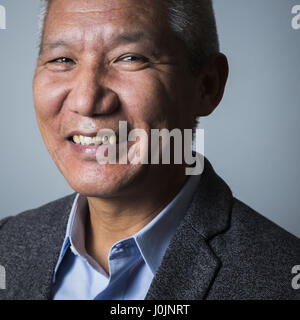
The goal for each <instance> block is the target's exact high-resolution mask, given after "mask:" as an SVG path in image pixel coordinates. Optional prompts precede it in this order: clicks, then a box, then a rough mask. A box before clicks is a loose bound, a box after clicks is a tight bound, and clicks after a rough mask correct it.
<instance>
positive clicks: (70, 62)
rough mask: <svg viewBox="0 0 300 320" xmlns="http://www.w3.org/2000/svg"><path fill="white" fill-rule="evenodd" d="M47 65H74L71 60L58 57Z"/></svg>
mask: <svg viewBox="0 0 300 320" xmlns="http://www.w3.org/2000/svg"><path fill="white" fill-rule="evenodd" d="M49 63H58V64H73V63H75V62H74V61H73V60H72V59H70V58H67V57H60V58H57V59H53V60H51V61H49Z"/></svg>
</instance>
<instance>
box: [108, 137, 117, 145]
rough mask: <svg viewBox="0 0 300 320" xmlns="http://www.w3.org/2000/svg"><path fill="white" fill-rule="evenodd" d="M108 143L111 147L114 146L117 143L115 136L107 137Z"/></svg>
mask: <svg viewBox="0 0 300 320" xmlns="http://www.w3.org/2000/svg"><path fill="white" fill-rule="evenodd" d="M109 143H110V144H112V145H115V144H116V143H117V137H116V136H110V137H109Z"/></svg>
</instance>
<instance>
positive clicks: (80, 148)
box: [67, 140, 135, 160]
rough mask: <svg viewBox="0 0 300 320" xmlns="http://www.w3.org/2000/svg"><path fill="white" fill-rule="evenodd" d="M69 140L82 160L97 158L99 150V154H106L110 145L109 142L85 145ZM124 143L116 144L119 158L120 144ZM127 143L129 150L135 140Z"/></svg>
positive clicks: (72, 148) (73, 150)
mask: <svg viewBox="0 0 300 320" xmlns="http://www.w3.org/2000/svg"><path fill="white" fill-rule="evenodd" d="M67 142H68V144H69V146H70V147H71V150H72V152H74V153H75V154H76V155H77V156H79V157H80V158H82V160H96V156H97V152H99V153H98V154H106V152H107V149H108V147H109V145H107V144H101V145H87V146H84V145H82V144H76V143H74V142H73V141H71V140H68V141H67ZM123 143H124V142H121V143H120V144H119V143H117V144H115V147H116V156H117V158H118V157H119V151H120V149H119V148H120V145H123ZM126 143H127V150H128V149H130V147H131V146H132V145H133V144H134V143H135V142H134V141H126ZM101 149H102V150H101ZM100 152H101V153H100Z"/></svg>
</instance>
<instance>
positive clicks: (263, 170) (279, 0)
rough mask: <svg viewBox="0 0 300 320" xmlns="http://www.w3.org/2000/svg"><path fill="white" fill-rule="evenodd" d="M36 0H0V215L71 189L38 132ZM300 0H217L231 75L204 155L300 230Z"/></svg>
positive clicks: (260, 207) (207, 124)
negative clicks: (2, 17) (298, 19)
mask: <svg viewBox="0 0 300 320" xmlns="http://www.w3.org/2000/svg"><path fill="white" fill-rule="evenodd" d="M39 4H40V2H39V0H26V1H24V0H0V5H4V6H5V8H6V13H7V29H6V30H0V103H1V117H0V149H1V158H0V176H1V182H0V195H1V203H0V218H3V217H5V216H8V215H14V214H17V213H19V212H21V211H24V210H26V209H30V208H34V207H37V206H39V205H42V204H44V203H46V202H49V201H51V200H54V199H56V198H59V197H62V196H64V195H66V194H69V193H71V192H73V191H72V190H71V188H70V187H69V186H68V184H67V183H66V181H65V179H64V178H63V176H61V174H60V173H59V171H58V170H57V168H56V166H55V165H54V163H53V162H52V159H51V158H50V156H49V155H48V152H47V150H46V148H45V146H44V144H43V141H42V139H41V137H40V133H39V130H38V127H37V124H36V120H35V114H34V108H33V98H32V89H31V86H32V78H33V72H34V68H35V63H36V58H37V53H38V49H37V25H38V12H39ZM296 4H300V0H298V1H293V0H251V1H249V0H215V1H214V6H215V12H216V17H217V25H218V31H219V36H220V43H221V50H222V52H223V53H225V54H226V55H227V57H228V60H229V64H230V76H229V81H228V84H227V88H226V92H225V96H224V98H223V100H222V102H221V104H220V105H219V107H218V108H217V109H216V111H215V112H214V113H213V114H212V115H211V116H209V117H208V118H203V119H201V121H200V128H204V129H205V155H206V156H207V158H208V159H209V160H210V161H211V163H212V164H213V166H214V168H215V170H216V171H217V173H218V174H219V175H221V176H222V177H223V179H224V180H225V181H226V182H227V183H228V184H229V185H230V187H231V189H232V191H233V193H234V195H235V196H236V197H237V198H239V199H240V200H242V201H243V202H245V203H247V204H248V205H250V206H251V207H252V208H254V209H255V210H257V211H258V212H260V213H261V214H263V215H264V216H266V217H267V218H269V219H270V220H272V221H274V222H275V223H277V224H279V225H280V226H282V227H283V228H285V229H286V230H288V231H290V232H291V233H293V234H295V235H297V236H298V237H299V236H300V215H299V211H300V210H299V209H300V194H299V190H300V170H299V157H300V144H299V138H300V124H299V120H300V108H299V104H300V94H299V93H300V65H299V57H300V30H298V31H297V30H293V29H292V26H291V20H292V17H293V15H292V13H291V9H292V7H293V5H296Z"/></svg>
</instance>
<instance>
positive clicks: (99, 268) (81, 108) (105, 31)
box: [0, 0, 300, 300]
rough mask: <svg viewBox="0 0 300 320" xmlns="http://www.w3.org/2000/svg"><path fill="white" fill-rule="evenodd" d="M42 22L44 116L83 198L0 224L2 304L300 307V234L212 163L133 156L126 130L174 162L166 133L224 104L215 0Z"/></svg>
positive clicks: (127, 2) (70, 7) (85, 10)
mask: <svg viewBox="0 0 300 320" xmlns="http://www.w3.org/2000/svg"><path fill="white" fill-rule="evenodd" d="M42 26H43V28H42V34H41V50H40V56H39V59H38V64H37V68H36V73H35V78H34V83H33V91H34V101H35V108H36V115H37V120H38V124H39V127H40V130H41V133H42V136H43V139H44V142H45V144H46V146H47V148H48V151H49V153H50V155H51V156H52V158H53V160H54V161H55V163H56V165H57V167H58V168H59V170H60V171H61V173H62V174H63V175H64V177H65V178H66V180H67V181H68V183H69V184H70V185H71V187H72V188H73V189H74V190H75V191H76V193H75V194H73V195H70V196H68V197H65V198H63V199H59V200H57V201H55V202H52V203H50V204H47V205H45V206H43V207H41V208H38V209H34V210H31V211H27V212H25V213H22V214H20V215H18V216H16V217H9V218H6V219H4V220H2V221H1V222H0V257H1V261H0V264H1V265H3V266H4V268H5V270H6V289H5V290H1V291H0V298H1V299H56V300H60V299H99V300H100V299H178V300H179V299H299V297H300V292H299V291H297V290H296V289H294V288H293V287H292V279H293V274H292V273H291V270H292V268H293V267H294V266H295V265H297V264H299V263H300V260H299V259H300V258H299V253H300V242H299V239H297V238H296V237H294V236H293V235H291V234H289V233H288V232H286V231H284V230H282V229H281V228H280V227H278V226H276V225H274V224H273V223H272V222H270V221H268V220H267V219H265V218H264V217H262V216H261V215H259V214H258V213H256V212H254V211H253V210H252V209H251V208H249V207H248V206H246V205H245V204H243V203H242V202H240V201H239V200H237V199H235V198H234V197H233V196H232V193H231V191H230V189H229V187H228V186H227V185H226V184H225V182H224V181H223V180H222V179H221V178H220V177H219V176H217V174H216V173H215V172H214V170H213V168H212V166H211V165H210V163H209V162H208V160H207V159H205V162H204V171H203V172H202V174H197V173H199V172H193V173H192V174H190V175H187V174H186V173H187V172H191V171H187V170H188V169H193V168H189V167H190V166H191V163H188V161H183V162H182V163H181V164H179V163H178V162H176V161H174V160H175V158H176V154H175V151H174V152H173V153H172V154H171V161H170V163H169V164H164V163H162V162H161V161H160V162H159V163H153V162H150V163H144V162H143V161H140V162H139V161H137V162H130V161H129V162H128V161H127V162H126V161H125V163H124V162H123V160H124V158H126V157H128V158H130V152H131V151H132V150H134V152H133V158H134V157H136V156H137V154H136V153H135V150H136V149H134V147H135V146H136V144H135V143H134V140H132V139H130V138H125V139H124V137H122V136H123V135H122V132H121V131H122V128H121V126H120V123H124V122H125V123H126V124H127V127H126V128H127V129H124V130H125V131H126V133H127V131H128V133H129V131H131V130H140V131H143V132H144V133H145V135H144V136H139V137H140V140H139V149H138V150H139V156H140V159H144V160H145V159H146V158H148V151H151V150H152V151H153V150H156V151H157V150H158V155H159V159H160V160H161V159H162V153H163V150H165V145H164V143H163V142H161V140H160V142H159V143H158V145H156V148H152V147H153V145H154V144H151V143H152V139H151V138H153V136H152V133H153V130H164V129H167V130H168V131H171V130H173V129H179V130H180V132H182V133H184V132H185V131H184V129H190V130H191V129H193V128H195V123H196V119H197V118H198V117H202V116H207V115H209V114H210V113H211V112H213V110H214V109H215V108H216V107H217V106H218V104H219V102H220V101H221V99H222V96H223V92H224V88H225V84H226V80H227V76H228V65H227V60H226V57H225V56H224V55H223V54H221V53H220V52H219V45H218V38H217V32H216V26H215V19H214V15H213V10H212V4H211V1H210V0H198V1H195V0H185V1H180V0H160V1H158V0H157V1H153V0H139V1H137V0H112V1H104V0H91V1H84V0H52V1H47V2H46V3H45V7H44V14H43V15H42ZM103 130H106V131H105V132H107V133H106V134H104V135H101V134H102V133H103ZM140 131H139V132H140ZM99 132H101V134H99ZM113 133H116V134H115V135H114V134H113ZM128 137H129V136H128ZM143 137H146V138H145V139H143ZM174 144H175V146H173V147H174V150H175V147H176V143H174ZM124 145H125V146H126V147H125V152H124V149H122V148H121V147H122V146H124ZM115 146H118V147H119V149H118V150H119V152H117V154H115V157H114V158H116V160H117V161H112V162H105V161H104V162H102V160H103V159H107V157H108V158H109V155H111V153H110V151H111V150H113V147H115ZM132 148H133V149H132ZM121 149H122V150H123V152H121ZM171 150H172V151H173V148H171ZM181 153H184V152H183V151H182V150H181ZM112 154H113V152H112ZM197 159H198V160H199V161H200V162H201V156H200V155H197ZM199 161H198V162H199ZM195 168H197V163H196V166H195ZM195 168H194V170H195Z"/></svg>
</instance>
